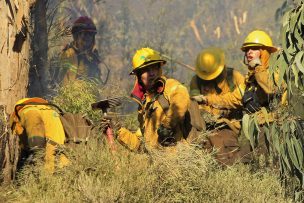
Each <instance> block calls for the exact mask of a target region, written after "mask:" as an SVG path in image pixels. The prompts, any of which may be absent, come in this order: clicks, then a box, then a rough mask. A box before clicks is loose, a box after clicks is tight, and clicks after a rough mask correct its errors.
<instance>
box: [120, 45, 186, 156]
mask: <svg viewBox="0 0 304 203" xmlns="http://www.w3.org/2000/svg"><path fill="white" fill-rule="evenodd" d="M165 63H166V61H165V60H163V59H162V58H161V56H160V55H159V53H158V52H156V51H154V50H152V49H150V48H142V49H139V50H138V51H137V52H136V53H135V55H134V57H133V71H132V72H131V75H135V76H136V81H135V86H134V89H133V91H132V94H131V97H132V98H133V99H134V100H135V101H136V102H137V103H138V121H139V123H140V129H139V130H137V132H135V133H132V132H130V131H129V130H127V129H126V128H121V129H120V130H119V132H118V140H119V141H120V142H121V143H123V144H124V145H126V146H128V148H130V149H131V150H138V149H139V148H140V147H141V146H144V149H146V150H148V151H149V150H151V149H165V150H166V149H169V148H170V149H171V148H172V147H173V146H175V145H176V144H178V143H186V140H185V136H184V130H183V127H184V121H185V117H186V116H187V112H188V107H189V105H190V98H189V94H188V90H187V88H186V87H184V86H183V85H182V84H181V83H180V82H178V81H177V80H175V79H172V78H166V77H165V76H163V75H162V69H161V68H162V66H163V65H164V64H165ZM173 149H174V147H173Z"/></svg>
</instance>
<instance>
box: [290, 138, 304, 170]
mask: <svg viewBox="0 0 304 203" xmlns="http://www.w3.org/2000/svg"><path fill="white" fill-rule="evenodd" d="M292 140H293V143H294V149H295V153H296V155H297V158H298V162H299V167H300V171H301V172H302V173H303V172H304V168H303V162H304V159H303V153H304V152H303V148H302V147H301V146H302V145H301V141H300V140H299V139H296V138H295V137H292Z"/></svg>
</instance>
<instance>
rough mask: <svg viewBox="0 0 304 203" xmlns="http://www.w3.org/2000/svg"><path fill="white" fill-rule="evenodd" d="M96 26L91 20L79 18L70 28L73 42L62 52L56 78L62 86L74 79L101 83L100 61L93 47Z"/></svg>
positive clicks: (83, 17)
mask: <svg viewBox="0 0 304 203" xmlns="http://www.w3.org/2000/svg"><path fill="white" fill-rule="evenodd" d="M96 33H97V29H96V26H95V24H94V22H93V21H92V19H91V18H89V17H87V16H81V17H79V18H78V19H77V20H76V21H75V22H74V24H73V26H72V35H73V41H72V42H71V43H70V44H68V45H67V46H66V47H65V48H64V49H63V51H62V53H61V57H60V70H59V75H58V76H57V77H58V78H59V79H58V80H59V82H61V81H62V80H63V84H67V83H68V82H71V81H74V80H75V79H89V80H92V79H93V80H95V81H96V82H100V81H101V72H100V68H99V65H100V64H101V59H100V57H99V54H98V51H97V49H96V47H95V35H96Z"/></svg>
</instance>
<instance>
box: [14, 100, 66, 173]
mask: <svg viewBox="0 0 304 203" xmlns="http://www.w3.org/2000/svg"><path fill="white" fill-rule="evenodd" d="M31 102H35V103H47V101H46V100H44V99H41V98H25V99H22V100H20V101H18V102H17V104H16V105H18V104H24V103H31ZM17 114H18V115H17ZM10 122H11V127H12V130H13V132H14V134H16V135H19V136H21V139H20V140H21V143H20V144H21V146H22V147H23V149H30V150H31V148H35V147H37V146H38V145H40V146H39V147H41V142H43V141H45V149H46V154H45V167H46V169H47V170H48V171H49V172H53V171H54V169H55V151H56V148H58V147H60V146H61V145H63V144H64V141H65V133H64V129H63V126H62V124H61V121H60V118H59V114H58V113H57V112H56V111H55V110H53V109H52V108H51V107H50V106H48V105H30V104H27V105H25V106H17V107H16V111H15V112H14V113H13V114H12V115H11V117H10ZM66 164H68V160H67V158H66V157H65V156H64V155H60V163H59V165H62V166H64V165H66Z"/></svg>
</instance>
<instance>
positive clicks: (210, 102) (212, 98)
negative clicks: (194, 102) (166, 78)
mask: <svg viewBox="0 0 304 203" xmlns="http://www.w3.org/2000/svg"><path fill="white" fill-rule="evenodd" d="M228 71H232V74H231V76H228ZM228 77H229V78H228ZM228 80H231V81H228ZM232 83H233V84H232ZM232 85H233V87H231V86H232ZM244 90H245V78H244V76H243V75H242V74H241V73H240V72H238V71H236V70H233V69H230V70H228V69H227V68H225V70H224V72H223V73H222V74H221V75H220V76H219V77H218V78H216V79H215V80H212V81H203V80H201V79H200V78H199V77H198V76H196V75H195V76H193V77H192V80H191V82H190V94H191V96H196V95H204V96H205V97H206V100H207V103H206V104H200V109H202V110H204V111H207V112H208V113H210V114H212V115H215V116H222V117H227V116H229V114H230V113H231V112H232V111H233V110H235V109H239V108H240V107H241V106H242V96H243V94H244Z"/></svg>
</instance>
